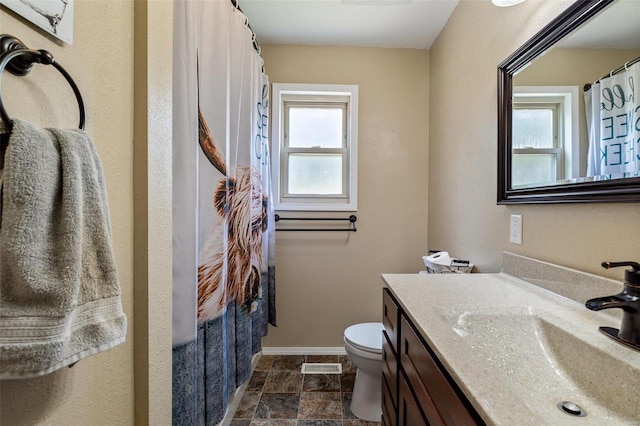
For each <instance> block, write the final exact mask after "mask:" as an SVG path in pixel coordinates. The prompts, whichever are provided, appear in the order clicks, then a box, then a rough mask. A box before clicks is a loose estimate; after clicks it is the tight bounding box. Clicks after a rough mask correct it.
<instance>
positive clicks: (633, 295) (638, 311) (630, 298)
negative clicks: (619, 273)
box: [585, 262, 640, 350]
mask: <svg viewBox="0 0 640 426" xmlns="http://www.w3.org/2000/svg"><path fill="white" fill-rule="evenodd" d="M618 266H631V267H632V268H633V269H627V270H626V271H625V273H624V281H625V283H624V288H623V289H622V292H621V293H618V294H615V295H613V296H605V297H598V298H595V299H590V300H587V303H586V304H585V306H586V307H587V308H588V309H591V310H592V311H599V310H602V309H610V308H620V309H622V324H621V325H620V330H618V329H616V328H612V327H600V331H601V332H603V333H604V334H606V335H607V336H609V337H611V338H612V339H614V340H616V341H617V342H619V343H622V344H624V345H626V346H629V347H631V348H633V349H636V350H640V264H638V263H637V262H602V267H603V268H605V269H609V268H616V267H618Z"/></svg>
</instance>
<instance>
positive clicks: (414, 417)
mask: <svg viewBox="0 0 640 426" xmlns="http://www.w3.org/2000/svg"><path fill="white" fill-rule="evenodd" d="M399 379H400V380H399V385H400V393H399V395H398V398H399V402H398V420H399V423H398V426H420V425H425V426H427V425H429V426H432V425H433V426H440V425H442V423H434V422H431V421H429V422H427V420H426V419H425V418H424V416H423V415H422V412H421V411H420V407H419V405H418V403H417V402H416V399H415V398H414V396H413V394H412V393H411V390H409V386H408V385H407V382H406V380H405V378H404V375H403V374H400V376H399Z"/></svg>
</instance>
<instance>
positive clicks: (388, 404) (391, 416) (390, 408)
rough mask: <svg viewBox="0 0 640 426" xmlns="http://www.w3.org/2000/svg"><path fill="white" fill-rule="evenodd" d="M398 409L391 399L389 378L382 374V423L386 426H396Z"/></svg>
mask: <svg viewBox="0 0 640 426" xmlns="http://www.w3.org/2000/svg"><path fill="white" fill-rule="evenodd" d="M396 419H397V410H396V406H395V405H394V403H393V401H392V400H391V391H390V390H389V383H388V382H387V379H386V378H385V377H384V376H382V423H383V424H384V425H386V426H396Z"/></svg>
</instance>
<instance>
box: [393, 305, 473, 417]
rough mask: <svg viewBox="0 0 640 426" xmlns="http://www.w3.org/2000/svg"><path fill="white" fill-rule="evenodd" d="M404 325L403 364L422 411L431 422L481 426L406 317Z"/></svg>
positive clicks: (401, 357) (401, 352) (401, 355)
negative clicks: (477, 425) (478, 425)
mask: <svg viewBox="0 0 640 426" xmlns="http://www.w3.org/2000/svg"><path fill="white" fill-rule="evenodd" d="M401 324H402V325H401V326H400V327H401V329H402V343H401V349H400V362H401V365H402V369H403V370H404V372H405V373H406V377H407V382H408V383H409V385H410V386H411V388H412V389H413V391H414V393H415V394H416V397H417V398H418V401H420V402H421V403H422V402H423V401H424V403H422V407H423V411H424V413H425V415H426V417H427V419H428V420H429V422H430V423H432V424H435V422H439V421H440V422H443V423H446V424H448V425H456V426H457V425H476V424H478V423H479V422H476V420H475V419H474V416H473V414H472V413H471V412H470V411H469V410H468V409H467V407H466V406H465V404H464V403H463V401H462V400H461V399H460V397H459V396H458V394H457V393H456V391H455V390H454V389H453V387H452V385H451V384H450V383H449V379H447V377H446V376H445V373H444V372H443V371H442V367H440V366H439V365H438V363H437V362H436V360H435V359H434V357H432V355H431V354H430V351H429V350H428V349H427V346H426V345H425V344H424V343H423V342H422V340H421V339H420V338H419V337H418V334H417V333H416V332H415V330H414V329H413V326H411V325H409V322H408V320H407V319H406V317H405V316H404V315H402V319H401ZM432 419H433V420H432Z"/></svg>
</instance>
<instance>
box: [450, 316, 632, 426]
mask: <svg viewBox="0 0 640 426" xmlns="http://www.w3.org/2000/svg"><path fill="white" fill-rule="evenodd" d="M444 317H445V319H446V321H447V323H448V324H449V325H450V326H451V328H452V330H453V331H454V332H455V333H456V334H457V335H458V336H459V337H460V338H461V339H462V340H463V341H464V342H465V343H466V344H468V345H469V346H470V347H471V349H472V350H473V351H474V352H475V354H476V355H477V356H478V357H480V358H481V359H482V362H486V363H487V364H488V365H489V366H490V367H491V369H492V370H493V371H495V374H496V375H498V376H502V378H504V379H505V383H508V384H509V385H510V386H512V387H513V390H514V391H515V392H517V393H518V394H519V395H520V397H521V398H522V400H523V403H524V404H527V405H528V408H529V409H531V410H533V411H534V412H537V413H538V414H539V415H540V416H541V417H542V418H546V416H545V410H541V409H540V404H541V403H542V404H543V405H544V404H547V405H548V408H549V411H550V412H551V413H552V414H553V415H554V416H553V417H554V418H557V413H556V412H554V411H553V410H554V407H556V405H557V404H558V403H559V402H562V401H570V402H572V403H575V404H577V405H578V406H579V407H581V408H582V409H583V410H584V412H586V416H587V417H588V419H584V420H590V422H589V423H591V422H595V423H598V419H601V422H600V424H607V425H611V424H617V423H619V424H627V425H628V424H640V371H639V370H638V369H637V368H636V367H634V366H632V365H630V364H629V363H628V362H627V361H626V360H624V359H620V357H618V356H616V355H614V354H612V353H609V352H606V351H604V350H602V349H600V348H598V347H596V346H594V345H592V344H590V343H589V339H593V338H596V339H601V338H602V337H604V336H602V335H599V333H597V332H595V333H593V330H590V331H589V330H587V331H586V332H585V330H583V328H582V327H580V326H577V327H576V326H574V325H571V324H568V323H566V322H564V321H563V320H561V319H559V318H558V317H556V316H554V315H553V314H551V313H549V312H545V311H541V310H536V309H534V308H528V309H525V308H522V309H520V308H515V309H508V310H506V311H502V312H500V313H492V312H488V311H484V312H483V311H482V310H480V311H479V310H477V309H476V308H472V309H462V310H460V309H457V310H456V309H455V308H454V309H450V310H447V311H445V313H444ZM589 326H591V325H589ZM629 355H630V356H636V357H640V353H637V354H634V353H633V352H632V351H631V350H629ZM523 391H524V392H526V393H525V394H523ZM529 397H530V398H529ZM534 401H535V402H534ZM558 409H559V408H558ZM563 414H564V413H563ZM566 416H567V418H566V420H567V421H570V420H574V419H572V417H575V416H572V415H570V414H566ZM575 420H578V419H575ZM576 424H578V423H576Z"/></svg>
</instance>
